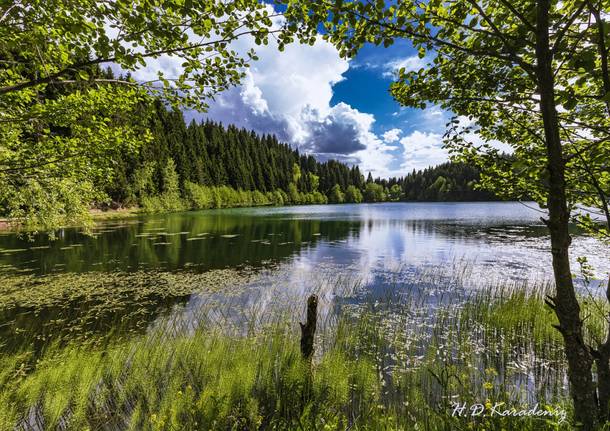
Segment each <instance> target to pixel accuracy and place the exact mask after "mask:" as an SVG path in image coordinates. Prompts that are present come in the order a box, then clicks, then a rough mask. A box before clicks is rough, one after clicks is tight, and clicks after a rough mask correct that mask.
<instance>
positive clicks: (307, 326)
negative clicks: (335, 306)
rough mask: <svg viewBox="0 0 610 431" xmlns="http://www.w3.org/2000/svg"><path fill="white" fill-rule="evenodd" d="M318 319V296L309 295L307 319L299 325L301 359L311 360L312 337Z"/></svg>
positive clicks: (314, 333)
mask: <svg viewBox="0 0 610 431" xmlns="http://www.w3.org/2000/svg"><path fill="white" fill-rule="evenodd" d="M317 319H318V296H317V295H310V296H309V298H307V320H306V322H305V323H301V322H299V325H301V355H302V356H303V359H307V360H311V358H312V356H313V351H314V337H315V335H316V323H317V322H316V321H317Z"/></svg>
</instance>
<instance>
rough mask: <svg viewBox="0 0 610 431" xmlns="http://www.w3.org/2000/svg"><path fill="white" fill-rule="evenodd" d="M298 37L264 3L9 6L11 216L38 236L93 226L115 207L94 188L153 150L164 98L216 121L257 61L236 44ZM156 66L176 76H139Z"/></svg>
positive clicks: (0, 58) (5, 88)
mask: <svg viewBox="0 0 610 431" xmlns="http://www.w3.org/2000/svg"><path fill="white" fill-rule="evenodd" d="M295 34H296V35H298V34H299V32H298V28H296V27H291V28H286V27H284V26H282V21H281V20H279V17H278V14H277V13H275V12H273V9H272V8H271V7H269V6H267V5H264V4H261V3H260V2H258V1H256V0H240V1H237V2H225V1H203V0H198V1H193V0H186V1H183V0H175V1H166V0H163V1H149V0H143V1H137V2H133V1H123V0H119V1H92V0H50V1H46V0H45V1H28V2H24V1H21V0H15V1H10V2H5V3H4V4H3V5H0V206H3V207H5V212H8V215H9V216H10V217H11V218H13V219H14V220H16V221H17V222H18V223H19V224H20V225H21V226H25V227H27V228H30V229H44V230H48V229H53V228H56V227H57V226H60V225H62V224H65V223H81V222H83V221H86V220H87V210H88V206H89V205H90V204H91V203H92V202H94V201H100V200H104V199H105V196H103V195H102V194H101V193H99V192H95V190H93V188H92V187H91V184H93V181H94V180H99V179H104V180H105V181H109V182H111V181H112V176H113V170H112V167H113V164H114V159H113V157H114V156H113V155H114V154H116V152H117V151H120V150H121V149H124V148H135V147H137V146H138V145H140V144H142V143H143V142H147V141H148V139H149V136H150V134H149V133H148V125H147V124H146V117H147V113H148V111H149V106H150V100H151V98H152V97H161V98H162V99H163V100H165V101H166V102H167V103H169V104H172V105H173V106H175V107H178V106H180V107H185V108H191V109H197V110H205V109H206V108H207V102H208V101H209V100H210V99H211V98H213V97H214V95H215V94H216V93H218V92H220V91H223V90H226V89H227V88H229V87H231V86H233V85H236V84H238V83H239V82H240V80H241V79H242V77H243V76H244V73H245V69H246V68H247V67H248V66H249V63H250V62H251V61H254V60H256V59H257V57H256V54H255V52H254V50H252V49H250V50H248V51H246V52H240V51H239V50H238V49H236V48H235V47H234V45H235V43H234V42H236V41H237V40H238V39H240V38H251V39H252V40H253V41H254V42H255V43H256V44H266V43H268V42H269V40H270V38H274V39H275V40H276V41H277V43H278V46H279V47H280V48H283V46H284V44H286V43H290V42H291V41H292V40H293V38H294V37H295ZM304 37H305V36H304ZM306 41H307V42H312V41H311V40H309V39H307V40H306ZM244 51H245V50H244ZM154 59H158V60H159V61H161V60H163V59H171V61H172V62H175V63H176V67H175V68H174V71H175V73H176V74H175V76H164V75H163V73H162V72H161V71H157V72H154V73H153V74H152V75H151V76H150V78H146V80H141V81H136V80H134V79H133V78H132V77H131V75H130V73H131V72H134V71H137V70H139V69H142V68H143V67H145V66H146V65H147V62H149V61H151V60H154ZM109 66H113V68H114V69H115V70H121V71H122V74H123V75H122V76H119V77H114V76H113V74H110V73H106V72H105V70H104V69H105V68H107V67H109ZM62 189H63V190H72V192H77V193H76V196H77V197H69V196H67V195H66V194H65V193H59V190H62Z"/></svg>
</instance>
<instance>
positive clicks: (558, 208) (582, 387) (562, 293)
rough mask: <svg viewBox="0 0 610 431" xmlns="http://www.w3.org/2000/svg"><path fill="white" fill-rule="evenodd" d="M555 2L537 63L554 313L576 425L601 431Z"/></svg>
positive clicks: (542, 24) (545, 12)
mask: <svg viewBox="0 0 610 431" xmlns="http://www.w3.org/2000/svg"><path fill="white" fill-rule="evenodd" d="M549 9H550V0H538V5H537V17H536V26H537V31H536V32H537V34H536V39H537V40H536V57H537V78H538V91H539V93H540V110H541V113H542V119H543V124H544V136H545V141H546V150H547V158H548V160H547V169H548V174H549V193H548V200H547V205H548V211H549V220H548V222H547V225H548V228H549V233H550V236H551V251H552V255H553V273H554V276H555V289H556V290H555V293H556V295H555V298H554V308H555V313H556V314H557V318H558V320H559V330H560V331H561V334H562V335H563V339H564V343H565V352H566V356H567V359H568V378H569V381H570V393H571V396H572V399H573V402H574V411H575V420H576V422H578V423H580V424H581V426H582V429H584V430H593V429H595V428H596V427H597V423H598V422H597V418H598V411H597V402H596V399H595V393H594V386H593V379H592V375H591V368H592V362H593V358H592V357H591V354H590V352H589V350H588V348H587V346H585V344H584V341H583V336H582V321H581V319H580V306H579V304H578V299H577V298H576V292H575V290H574V284H573V283H572V274H571V271H570V260H569V255H568V250H569V247H570V242H571V239H570V235H569V233H568V222H569V215H570V214H569V211H568V207H567V201H566V185H565V162H564V158H563V152H562V146H561V138H560V136H559V122H558V118H557V110H556V107H555V93H554V86H555V83H554V76H553V68H552V66H553V65H552V60H553V58H552V53H551V50H550V47H549Z"/></svg>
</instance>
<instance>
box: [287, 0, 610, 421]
mask: <svg viewBox="0 0 610 431" xmlns="http://www.w3.org/2000/svg"><path fill="white" fill-rule="evenodd" d="M286 4H287V12H286V14H287V16H288V17H289V20H292V21H294V22H299V23H305V24H308V25H309V27H310V31H312V32H315V31H317V29H318V28H319V27H320V26H323V27H324V29H325V31H326V33H325V37H326V38H327V39H328V40H329V41H331V42H332V43H333V44H335V45H336V46H337V47H338V48H339V50H340V52H341V53H342V55H345V56H348V57H351V56H354V55H355V54H356V53H357V52H358V50H359V49H360V48H362V47H363V46H364V45H365V44H366V43H373V44H376V45H384V46H386V47H387V46H389V45H392V44H393V43H394V42H395V41H396V40H397V39H401V38H406V39H409V40H410V41H411V42H412V44H413V45H414V46H415V48H416V49H418V53H419V57H420V58H422V59H424V63H425V67H422V68H420V69H419V70H406V69H405V68H403V69H401V70H400V71H399V72H398V74H397V80H396V82H394V83H393V84H392V86H391V89H390V91H391V93H392V95H393V97H394V98H395V99H396V100H397V101H398V102H399V103H401V104H402V105H404V106H410V107H417V108H422V109H423V108H425V107H426V104H427V103H430V102H431V103H434V104H439V105H440V106H441V107H442V108H444V109H447V110H450V111H452V112H453V113H454V114H455V117H454V118H453V119H452V120H451V122H450V123H449V124H448V125H447V127H448V130H447V133H446V135H445V138H446V144H447V147H448V148H449V149H450V151H452V153H453V155H454V156H455V157H456V158H457V159H458V160H462V161H466V162H469V163H473V164H476V165H477V166H479V167H480V168H481V169H482V181H481V185H482V186H483V187H485V188H487V189H489V190H492V191H494V192H496V193H498V194H499V195H500V196H501V197H508V196H517V197H520V198H523V197H524V196H526V195H527V196H529V197H531V198H533V199H534V200H535V201H536V202H538V204H539V205H540V206H541V207H543V208H548V220H546V219H543V220H544V221H545V223H546V225H547V227H548V228H549V233H550V237H551V243H552V245H551V248H552V257H553V270H554V274H555V282H556V294H555V295H554V296H553V297H550V298H549V304H551V305H552V306H553V307H554V309H555V311H556V313H557V316H558V318H559V325H558V326H557V328H558V329H559V330H560V331H561V333H562V335H563V337H564V341H565V345H566V348H565V353H566V356H567V358H568V361H569V364H570V375H569V380H570V385H571V386H570V387H571V392H572V396H573V401H574V405H575V411H576V415H577V418H578V420H579V421H581V422H582V426H583V429H587V430H590V429H594V428H596V427H597V424H598V418H602V420H605V419H606V418H609V417H610V410H609V409H610V407H609V406H610V385H608V384H606V383H605V381H607V380H608V379H610V365H609V363H610V362H609V358H610V332H609V333H608V334H607V335H606V340H605V341H603V340H602V341H599V342H597V343H594V345H592V346H585V345H584V344H583V343H582V332H583V319H582V315H581V313H580V304H579V303H578V300H577V297H576V292H575V289H574V285H573V282H572V279H571V274H570V261H569V246H570V237H569V232H568V222H569V219H570V216H572V217H573V218H574V219H575V220H577V221H579V222H580V223H581V224H582V225H583V226H584V227H585V228H587V229H589V231H590V232H591V233H594V234H597V235H600V236H602V237H605V238H610V175H609V171H608V160H609V159H610V145H608V141H609V140H610V134H609V131H610V67H609V64H608V54H609V48H610V47H609V45H608V36H609V35H608V26H607V22H606V20H607V17H608V13H609V12H610V4H609V3H608V1H606V0H595V1H585V0H583V1H572V2H563V1H559V0H528V1H523V2H520V3H519V4H515V3H514V2H510V1H506V0H483V1H481V2H478V1H473V0H457V1H452V2H442V1H431V2H426V1H420V0H407V1H404V2H385V1H377V2H360V1H353V2H343V1H330V0H327V1H322V2H311V1H300V0H288V1H286ZM473 132H474V133H476V134H478V136H480V137H481V138H482V140H483V143H481V142H479V141H477V140H475V139H472V136H473ZM498 142H499V143H505V144H506V145H509V146H510V147H511V150H512V154H511V157H510V158H506V157H501V154H500V150H499V149H498V145H497V144H498ZM450 187H451V185H450V184H449V183H448V181H447V179H443V178H441V177H439V178H437V179H436V181H435V183H433V185H432V186H431V188H432V189H433V190H434V191H435V192H438V193H442V192H444V191H446V190H449V188H450ZM579 205H584V206H588V207H593V208H594V211H596V212H597V215H598V217H599V216H601V219H600V220H598V221H597V222H594V221H592V219H591V218H590V216H589V215H587V214H585V215H583V214H582V213H581V212H574V210H575V209H576V208H577V207H578V206H579ZM607 293H608V295H607V296H608V298H609V299H610V279H609V284H608V292H607ZM594 361H595V362H596V367H597V371H596V372H597V379H596V380H597V384H596V383H595V382H594V380H595V379H594V378H593V376H592V365H593V362H594ZM595 385H596V386H597V387H596V388H594V386H595Z"/></svg>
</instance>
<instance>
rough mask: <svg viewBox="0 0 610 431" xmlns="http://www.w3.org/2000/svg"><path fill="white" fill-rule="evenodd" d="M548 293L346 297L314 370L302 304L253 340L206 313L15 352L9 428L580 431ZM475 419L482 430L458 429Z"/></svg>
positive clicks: (495, 290) (6, 410)
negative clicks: (306, 355) (303, 344)
mask: <svg viewBox="0 0 610 431" xmlns="http://www.w3.org/2000/svg"><path fill="white" fill-rule="evenodd" d="M434 281H435V282H436V283H440V282H441V281H440V279H435V280H434ZM326 285H330V286H332V283H331V282H329V281H327V282H326ZM342 288H343V289H345V286H342ZM547 289H548V286H545V285H537V286H526V285H518V284H513V285H510V286H508V287H507V286H502V287H500V286H494V287H488V288H486V289H479V290H477V291H476V292H474V293H468V294H466V293H460V294H457V295H452V296H451V298H450V300H449V297H447V298H444V299H443V298H439V297H437V298H436V299H435V300H434V301H432V302H431V301H430V298H429V297H428V296H426V295H418V294H412V293H411V294H406V293H405V292H404V291H403V292H400V291H399V290H391V289H390V290H388V291H387V292H385V293H383V294H381V295H380V294H377V295H376V296H375V297H369V296H367V295H365V294H359V293H358V289H357V287H353V288H351V289H347V291H349V292H351V294H352V295H354V296H355V297H357V296H359V300H358V301H340V300H337V299H329V298H328V296H325V295H324V293H323V292H319V295H320V298H321V301H322V302H324V301H327V303H326V305H325V306H326V309H328V308H329V307H328V306H329V302H332V307H330V308H332V309H333V310H334V312H333V313H325V312H324V311H323V312H322V314H321V316H320V325H319V329H320V330H319V331H318V335H317V339H316V350H315V356H314V358H313V363H312V364H310V362H309V361H304V360H303V359H302V357H301V353H300V348H299V335H300V331H299V328H298V321H299V320H303V314H304V307H305V304H304V302H303V301H302V298H299V299H298V301H299V302H295V303H293V304H292V305H291V306H290V307H286V306H285V305H286V304H284V306H282V307H276V308H274V309H273V310H270V309H266V310H264V312H258V313H250V314H248V315H247V316H248V317H247V318H245V317H244V316H246V314H245V312H244V313H243V315H242V316H241V318H240V319H239V321H240V324H235V322H234V319H233V323H232V324H229V320H231V319H227V318H220V317H219V318H218V319H216V320H215V319H211V318H210V313H209V311H210V310H209V309H207V308H205V307H204V308H202V309H200V310H199V311H197V313H200V314H199V315H197V314H195V315H192V316H190V318H189V320H188V321H187V320H184V319H176V318H169V317H165V318H160V319H159V320H158V321H157V322H155V324H154V325H150V326H149V328H148V330H147V333H146V334H145V335H144V336H142V335H139V336H133V337H122V338H113V339H111V340H110V339H109V340H107V341H106V342H104V343H100V342H99V340H98V341H96V342H93V341H90V342H83V341H82V340H81V341H79V342H78V343H77V342H71V343H66V342H59V341H58V342H55V343H52V344H51V345H48V346H46V347H45V349H44V351H43V352H36V353H34V352H31V351H28V350H27V349H21V350H19V351H11V352H5V353H3V354H1V355H0V370H1V371H0V428H1V429H6V430H14V429H70V430H71V429H79V430H80V429H90V430H93V429H96V430H98V429H99V430H116V429H134V430H178V429H180V430H190V429H192V430H200V429H201V430H208V429H209V430H255V429H265V430H345V429H353V430H383V429H387V430H460V429H464V430H466V429H469V430H470V429H477V430H496V429H497V430H528V429H529V430H545V429H549V430H556V429H571V426H570V418H571V411H570V402H569V399H568V391H567V381H566V377H565V360H564V355H563V350H562V344H561V339H560V337H559V336H558V334H557V333H556V331H555V330H554V329H553V328H552V326H551V324H552V323H554V316H553V315H552V313H550V311H549V310H547V309H546V307H545V305H544V301H543V297H544V294H545V292H546V291H547ZM441 296H442V295H441ZM325 298H326V299H325ZM295 301H297V300H296V299H295ZM593 302H595V300H593ZM593 302H592V301H591V300H590V301H589V305H588V306H587V310H586V312H587V313H588V314H589V315H590V317H589V319H588V321H589V322H590V323H588V326H587V328H588V329H587V336H590V337H595V336H599V335H601V333H602V331H603V330H605V328H606V327H607V324H608V323H607V321H606V320H605V318H604V313H606V312H607V311H608V309H607V307H606V306H604V305H602V303H601V302H599V303H597V302H595V303H593ZM231 305H232V307H233V306H235V304H231ZM325 306H324V304H323V306H322V310H324V309H325V308H324V307H325ZM295 307H296V308H295ZM295 309H297V310H302V312H301V313H294V310H295ZM232 311H233V313H234V314H235V313H239V311H238V310H232ZM193 320H194V321H197V322H199V323H198V325H197V327H194V326H193V325H192V321H193ZM497 403H498V404H497ZM499 403H503V404H499ZM476 404H481V405H482V408H483V409H484V413H483V414H481V415H478V416H471V415H470V414H469V413H470V412H469V411H468V410H466V413H465V414H463V415H461V416H460V415H458V414H456V410H455V409H456V408H459V406H461V405H464V406H468V407H469V406H471V405H476ZM536 404H538V408H539V409H540V410H541V411H544V410H547V411H550V412H551V411H552V412H554V413H556V414H553V415H551V414H549V415H548V416H545V417H543V418H538V417H531V416H528V417H516V418H515V417H501V416H499V415H492V414H491V413H492V408H493V406H494V405H496V406H499V405H503V406H504V407H502V408H500V407H499V408H500V410H502V409H506V408H509V407H514V408H516V409H521V408H523V409H531V408H532V406H534V405H536ZM458 412H459V410H458ZM563 412H565V415H566V417H565V418H563V417H562V414H563Z"/></svg>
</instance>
